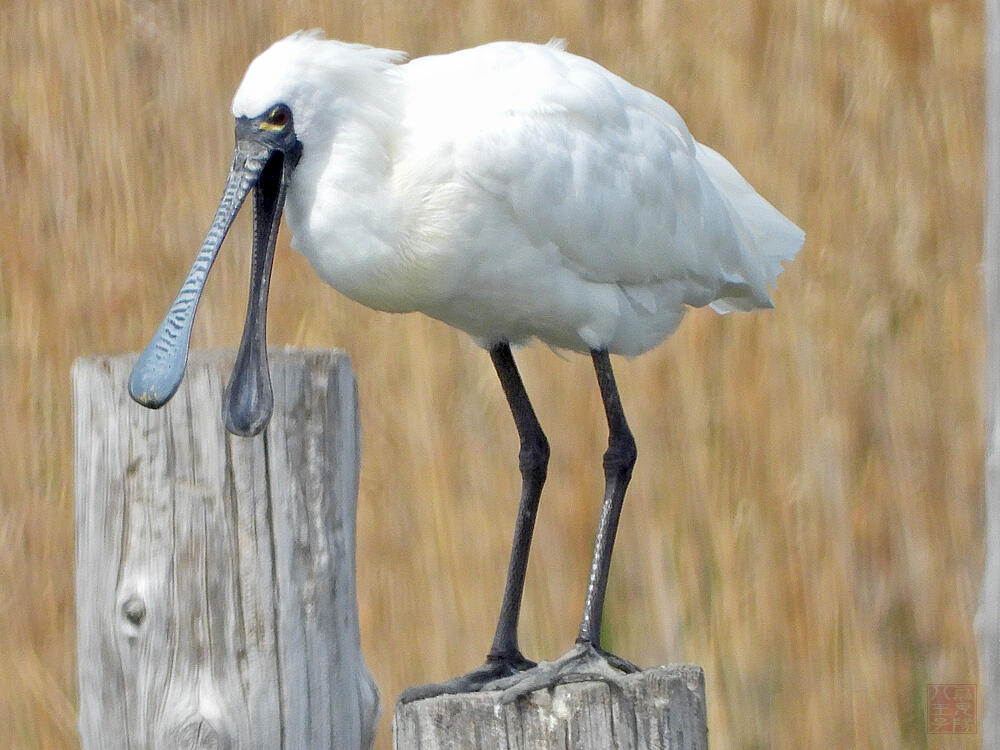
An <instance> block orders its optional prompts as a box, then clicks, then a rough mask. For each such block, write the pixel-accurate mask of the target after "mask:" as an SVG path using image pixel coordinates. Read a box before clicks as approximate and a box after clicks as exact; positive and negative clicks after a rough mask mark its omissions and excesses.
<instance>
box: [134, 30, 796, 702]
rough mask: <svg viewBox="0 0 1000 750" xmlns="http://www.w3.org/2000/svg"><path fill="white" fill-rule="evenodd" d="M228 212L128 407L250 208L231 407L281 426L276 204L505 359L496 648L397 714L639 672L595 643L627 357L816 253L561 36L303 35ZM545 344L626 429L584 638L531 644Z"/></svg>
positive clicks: (760, 292) (164, 395)
mask: <svg viewBox="0 0 1000 750" xmlns="http://www.w3.org/2000/svg"><path fill="white" fill-rule="evenodd" d="M233 114H234V115H235V116H236V124H235V135H236V146H235V151H234V156H233V163H232V167H231V168H230V172H229V177H228V178H227V180H226V186H225V188H224V190H223V194H222V199H221V200H220V202H219V208H218V211H217V212H216V216H215V219H214V220H213V222H212V225H211V227H210V228H209V231H208V234H207V235H206V237H205V242H204V243H203V244H202V247H201V250H200V251H199V253H198V256H197V257H196V259H195V262H194V264H193V266H192V268H191V271H190V273H189V274H188V277H187V279H186V280H185V281H184V284H183V285H182V287H181V290H180V292H179V293H178V295H177V297H176V299H175V300H174V303H173V304H172V305H171V307H170V310H169V311H168V313H167V315H166V317H165V318H164V321H163V323H162V324H161V325H160V328H159V329H158V330H157V332H156V333H155V334H154V335H153V338H152V340H151V341H150V344H149V345H148V346H147V347H146V350H145V351H144V352H143V354H142V355H141V356H140V357H139V360H138V361H137V363H136V366H135V368H134V369H133V371H132V375H131V377H130V379H129V392H130V393H131V394H132V396H133V398H135V399H136V400H137V401H138V402H139V403H141V404H144V405H145V406H149V407H152V408H158V407H159V406H162V405H163V404H164V403H166V401H167V400H169V399H170V398H171V396H172V395H173V394H174V393H175V392H176V390H177V388H178V386H179V384H180V382H181V379H182V377H183V374H184V366H185V361H186V358H187V349H188V346H189V344H190V337H191V329H192V325H193V321H194V316H195V313H196V311H197V307H198V300H199V299H200V296H201V293H202V290H203V289H204V285H205V280H206V278H207V276H208V271H209V269H210V268H211V266H212V263H213V262H214V260H215V258H216V255H217V253H218V250H219V248H220V246H221V245H222V241H223V239H224V238H225V235H226V232H227V231H228V230H229V227H230V226H231V225H232V222H233V220H234V218H235V217H236V214H237V212H238V211H239V209H240V206H241V205H242V204H243V202H244V200H245V199H246V197H247V195H248V194H249V193H250V191H251V190H252V191H253V193H254V241H253V263H252V271H251V281H250V302H249V304H248V307H247V322H246V325H245V327H244V332H243V340H242V342H241V344H240V349H239V353H238V354H237V358H236V365H235V367H234V368H233V375H232V377H231V379H230V383H229V385H228V386H227V388H226V391H225V394H224V397H223V401H224V406H223V415H224V418H225V420H226V426H227V428H228V429H229V430H230V431H231V432H233V433H235V434H238V435H245V436H251V435H256V434H258V433H259V432H260V431H261V430H263V429H264V428H265V426H266V425H267V422H268V419H269V418H270V416H271V410H272V405H273V396H272V392H271V385H270V375H269V371H268V365H267V346H266V336H265V326H264V319H265V317H266V306H267V295H268V285H269V281H270V269H271V262H272V259H273V257H274V248H275V238H276V236H277V232H278V225H279V223H280V221H281V215H282V209H283V208H285V209H287V211H286V215H287V217H288V224H289V227H290V228H291V231H292V235H293V241H292V244H293V246H294V247H296V248H298V249H299V250H301V251H302V252H303V253H304V254H305V255H306V256H307V257H308V258H309V260H310V262H311V263H312V265H313V266H314V267H315V269H316V270H317V271H318V272H319V275H320V276H321V277H322V278H323V279H324V280H326V281H327V282H328V283H329V284H331V285H332V286H333V287H335V288H336V289H338V290H340V291H341V292H343V293H344V294H346V295H348V296H349V297H353V298H354V299H356V300H358V301H359V302H362V303H364V304H366V305H369V306H371V307H374V308H378V309H380V310H389V311H395V312H406V311H421V312H424V313H426V314H427V315H431V316H433V317H435V318H438V319H440V320H443V321H444V322H446V323H450V324H451V325H453V326H456V327H458V328H460V329H462V330H465V331H468V332H469V333H470V334H471V335H472V336H473V337H475V338H476V339H477V340H478V341H479V342H480V343H481V344H482V345H483V346H484V347H486V348H487V349H488V350H489V353H490V358H491V359H492V362H493V365H494V367H495V369H496V371H497V375H498V376H499V378H500V382H501V385H502V387H503V390H504V394H505V395H506V397H507V401H508V404H509V405H510V408H511V414H512V416H513V418H514V423H515V425H516V427H517V431H518V436H519V438H520V443H521V447H520V452H519V454H518V464H519V467H520V469H521V475H522V492H521V498H520V501H519V508H518V513H517V519H516V521H515V529H514V541H513V544H512V549H511V561H510V565H509V567H508V575H507V584H506V586H505V589H504V596H503V600H502V602H501V605H500V616H499V618H498V620H497V629H496V635H495V637H494V640H493V645H492V647H491V648H490V651H489V654H488V656H487V659H486V662H485V663H484V664H483V665H482V666H481V667H479V668H478V669H475V670H473V671H472V672H469V673H468V674H465V675H461V676H459V677H456V678H454V679H452V680H449V681H447V682H445V683H441V684H438V685H428V686H423V687H420V688H412V689H410V690H408V691H407V692H406V693H404V695H403V696H402V697H401V700H404V701H405V700H416V699H419V698H422V697H427V696H431V695H438V694H441V693H453V692H464V691H469V690H494V689H503V690H507V691H508V693H507V696H508V698H513V697H515V696H516V695H522V694H525V693H526V692H531V691H533V690H535V689H537V688H540V687H546V686H548V687H551V686H552V685H554V684H557V683H558V682H560V681H564V680H567V679H577V678H579V676H580V675H581V674H585V675H589V676H592V675H594V674H608V673H609V672H608V670H612V671H614V670H618V671H626V672H627V671H634V670H635V669H636V667H635V665H633V664H631V663H629V662H627V661H625V660H624V659H621V658H620V657H617V656H614V655H613V654H609V653H608V652H606V651H604V650H603V649H602V648H601V618H602V612H603V606H604V596H605V591H606V588H607V583H608V571H609V568H610V564H611V551H612V548H613V546H614V539H615V534H616V531H617V526H618V519H619V516H620V513H621V510H622V505H623V502H624V497H625V490H626V488H627V486H628V482H629V479H630V477H631V475H632V467H633V465H634V463H635V457H636V448H635V440H634V438H633V437H632V433H631V431H630V430H629V427H628V422H627V420H626V418H625V413H624V410H623V408H622V403H621V398H620V396H619V394H618V388H617V385H616V383H615V379H614V374H613V372H612V367H611V361H610V356H609V354H610V353H618V354H627V355H635V354H641V353H642V352H644V351H646V350H648V349H650V348H651V347H653V346H655V345H656V344H658V343H659V342H660V341H662V340H663V339H664V338H665V337H666V336H668V335H669V334H670V333H671V332H672V331H673V330H674V329H675V328H676V327H677V325H678V323H680V320H681V317H682V315H683V313H684V310H685V308H686V307H687V306H696V307H700V306H706V305H708V306H711V307H713V308H714V309H715V310H717V311H719V312H728V311H731V310H753V309H758V308H766V307H771V297H770V294H769V291H768V287H769V285H771V284H773V283H774V281H775V279H776V278H777V276H778V274H779V273H780V272H781V270H782V261H785V260H789V259H791V258H792V257H793V256H794V255H795V253H796V252H797V251H798V249H799V247H800V246H801V245H802V242H803V234H802V231H801V230H799V229H798V227H796V226H795V225H794V224H792V223H791V222H790V221H788V219H786V218H785V217H784V216H782V215H781V214H780V213H778V211H776V210H775V209H774V208H773V207H772V206H771V205H770V204H769V203H768V202H767V201H765V200H764V199H763V198H761V197H760V196H759V195H758V194H757V193H756V192H755V191H754V189H753V188H752V187H750V185H748V184H747V182H746V181H745V180H744V179H743V178H742V177H740V175H739V174H738V173H737V172H736V170H735V169H733V167H732V166H731V165H730V164H729V162H727V161H726V160H725V159H724V158H722V157H721V156H720V155H719V154H717V153H716V152H714V151H712V149H710V148H708V147H707V146H703V145H701V144H699V143H697V142H696V141H695V140H694V139H693V138H692V137H691V134H690V133H689V132H688V129H687V127H686V126H685V125H684V121H683V120H682V119H681V118H680V116H679V115H678V114H677V112H676V111H674V109H673V108H672V107H671V106H670V105H669V104H667V103H666V102H663V101H662V100H660V99H658V98H657V97H655V96H653V95H652V94H650V93H648V92H646V91H642V90H640V89H637V88H635V87H634V86H632V85H630V84H629V83H626V82H625V81H624V80H622V79H621V78H619V77H617V76H615V75H613V74H611V73H609V72H608V71H607V70H605V69H604V68H602V67H600V66H599V65H597V64H596V63H594V62H591V61H590V60H585V59H583V58H581V57H576V56H574V55H571V54H569V53H567V52H566V51H565V50H563V48H562V46H561V45H559V44H548V45H534V44H516V43H513V42H499V43H495V44H487V45H485V46H482V47H476V48H475V49H469V50H465V51H462V52H456V53H453V54H450V55H441V56H434V57H424V58H419V59H416V60H413V61H412V62H408V63H404V62H403V55H401V54H400V53H398V52H392V51H389V50H379V49H374V48H371V47H364V46H360V45H349V44H342V43H339V42H334V41H325V40H323V39H321V38H320V36H319V35H318V34H316V33H312V32H308V33H299V34H295V35H293V36H291V37H288V38H287V39H284V40H282V41H280V42H277V43H276V44H274V45H273V46H272V47H271V48H270V49H268V50H267V51H265V52H264V53H263V54H261V55H260V56H259V57H257V58H256V59H255V60H254V61H253V62H252V63H251V65H250V67H249V69H248V70H247V73H246V76H245V77H244V79H243V82H242V84H241V85H240V87H239V90H238V91H237V92H236V96H235V98H234V99H233ZM533 338H538V339H541V340H542V341H544V342H546V343H548V344H549V345H550V346H553V347H559V348H565V349H572V350H575V351H580V352H589V353H590V355H591V358H592V360H593V363H594V371H595V374H596V375H597V381H598V385H599V387H600V391H601V398H602V401H603V405H604V411H605V414H606V416H607V421H608V450H607V452H606V453H605V454H604V461H603V468H604V474H605V492H604V499H603V501H602V506H601V515H600V521H599V523H598V530H597V536H596V541H595V544H594V559H593V564H592V565H591V568H590V576H589V580H588V583H587V594H586V598H585V601H584V608H583V617H582V618H581V621H580V630H579V634H578V636H577V639H576V646H575V647H574V648H573V650H572V651H571V652H570V653H569V654H567V655H566V656H564V657H562V658H561V659H558V660H557V661H555V662H551V663H542V664H538V665H535V663H534V662H532V661H531V660H529V659H526V658H525V657H524V655H523V654H522V653H521V651H520V648H519V646H518V641H517V626H518V618H519V614H520V607H521V598H522V594H523V586H524V576H525V571H526V568H527V563H528V551H529V548H530V545H531V536H532V531H533V528H534V519H535V514H536V512H537V509H538V503H539V498H540V495H541V491H542V485H543V484H544V481H545V476H546V471H547V465H548V458H549V446H548V440H547V438H546V437H545V434H544V432H543V431H542V427H541V425H540V424H539V422H538V419H537V417H536V415H535V413H534V409H533V408H532V406H531V402H530V400H529V398H528V394H527V391H526V389H525V387H524V383H523V382H522V380H521V377H520V374H519V372H518V370H517V366H516V364H515V362H514V358H513V355H512V353H511V348H510V346H511V344H518V343H523V342H527V341H529V340H531V339H533Z"/></svg>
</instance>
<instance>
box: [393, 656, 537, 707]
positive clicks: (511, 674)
mask: <svg viewBox="0 0 1000 750" xmlns="http://www.w3.org/2000/svg"><path fill="white" fill-rule="evenodd" d="M535 666H536V665H535V662H533V661H531V660H530V659H525V658H524V656H523V655H522V654H521V653H520V652H516V653H514V654H507V655H500V656H492V655H491V656H488V657H487V658H486V663H485V664H483V665H482V666H481V667H478V668H477V669H474V670H472V671H471V672H469V673H468V674H463V675H460V676H458V677H453V678H451V679H450V680H446V681H445V682H436V683H431V684H429V685H417V686H415V687H409V688H406V690H404V691H403V692H402V693H400V695H399V698H398V702H399V703H412V702H414V701H419V700H423V699H425V698H435V697H437V696H439V695H457V694H459V693H480V692H485V691H488V690H499V689H500V688H499V687H498V685H499V684H500V683H502V682H506V681H507V680H512V679H513V680H516V679H517V678H518V676H519V675H521V674H523V673H524V672H525V671H526V670H531V669H532V668H534V667H535Z"/></svg>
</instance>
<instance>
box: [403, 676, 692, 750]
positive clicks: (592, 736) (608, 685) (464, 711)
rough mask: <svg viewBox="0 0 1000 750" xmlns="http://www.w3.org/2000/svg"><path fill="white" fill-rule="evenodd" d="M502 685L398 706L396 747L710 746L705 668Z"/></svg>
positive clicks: (627, 749)
mask: <svg viewBox="0 0 1000 750" xmlns="http://www.w3.org/2000/svg"><path fill="white" fill-rule="evenodd" d="M500 695H501V694H500V693H498V692H495V693H468V694H464V695H445V696H440V697H438V698H428V699H426V700H422V701H415V702H413V703H408V704H399V705H397V706H396V713H395V715H394V716H393V720H392V731H393V740H394V747H395V748H396V750H418V749H419V750H469V749H470V748H475V750H707V748H708V727H707V724H706V713H705V675H704V673H703V672H702V670H701V668H700V667H696V666H691V665H673V666H669V667H659V668H656V669H647V670H645V671H643V672H637V673H635V674H631V675H621V676H619V677H614V678H611V679H609V680H608V681H607V682H575V683H569V684H566V685H559V686H557V687H556V688H555V689H553V690H551V691H550V690H539V691H536V692H534V693H532V694H531V695H528V696H526V697H524V698H518V699H517V700H515V701H513V702H511V703H506V704H503V703H500Z"/></svg>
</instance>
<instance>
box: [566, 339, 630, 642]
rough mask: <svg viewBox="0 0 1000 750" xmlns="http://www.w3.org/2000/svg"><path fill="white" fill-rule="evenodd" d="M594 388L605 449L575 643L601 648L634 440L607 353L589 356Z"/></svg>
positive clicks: (596, 353) (597, 352)
mask: <svg viewBox="0 0 1000 750" xmlns="http://www.w3.org/2000/svg"><path fill="white" fill-rule="evenodd" d="M591 357H592V358H593V360H594V370H595V371H596V372H597V384H598V385H599V386H600V388H601V398H602V399H603V401H604V413H605V414H606V415H607V418H608V449H607V450H606V451H605V452H604V502H603V503H602V504H601V520H600V522H599V524H598V527H597V539H596V541H595V542H594V559H593V562H592V563H591V566H590V580H588V581H587V599H586V602H585V603H584V605H583V618H582V619H581V620H580V633H579V635H578V636H577V639H576V641H577V643H583V644H590V645H592V646H593V647H594V648H597V649H600V647H601V617H602V615H603V613H604V594H605V591H606V590H607V587H608V571H609V570H610V568H611V549H612V547H614V544H615V534H617V532H618V519H619V518H620V517H621V514H622V505H623V503H624V501H625V489H626V488H627V487H628V483H629V480H630V479H631V478H632V467H633V466H635V457H636V451H635V440H634V439H633V438H632V431H631V430H629V428H628V422H626V421H625V412H624V411H623V410H622V401H621V398H620V397H619V395H618V386H617V385H616V384H615V375H614V373H613V372H612V371H611V359H610V357H609V356H608V353H607V351H595V352H591Z"/></svg>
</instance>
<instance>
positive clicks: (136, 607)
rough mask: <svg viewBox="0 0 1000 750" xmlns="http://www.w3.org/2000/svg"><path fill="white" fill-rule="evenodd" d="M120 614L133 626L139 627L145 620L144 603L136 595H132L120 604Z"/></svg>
mask: <svg viewBox="0 0 1000 750" xmlns="http://www.w3.org/2000/svg"><path fill="white" fill-rule="evenodd" d="M122 614H123V615H125V619H126V620H128V621H129V622H130V623H132V624H133V625H140V624H142V621H143V620H144V619H146V602H145V601H144V600H143V598H142V597H141V596H139V595H138V594H132V596H130V597H129V598H128V599H126V600H125V603H124V604H122Z"/></svg>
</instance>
